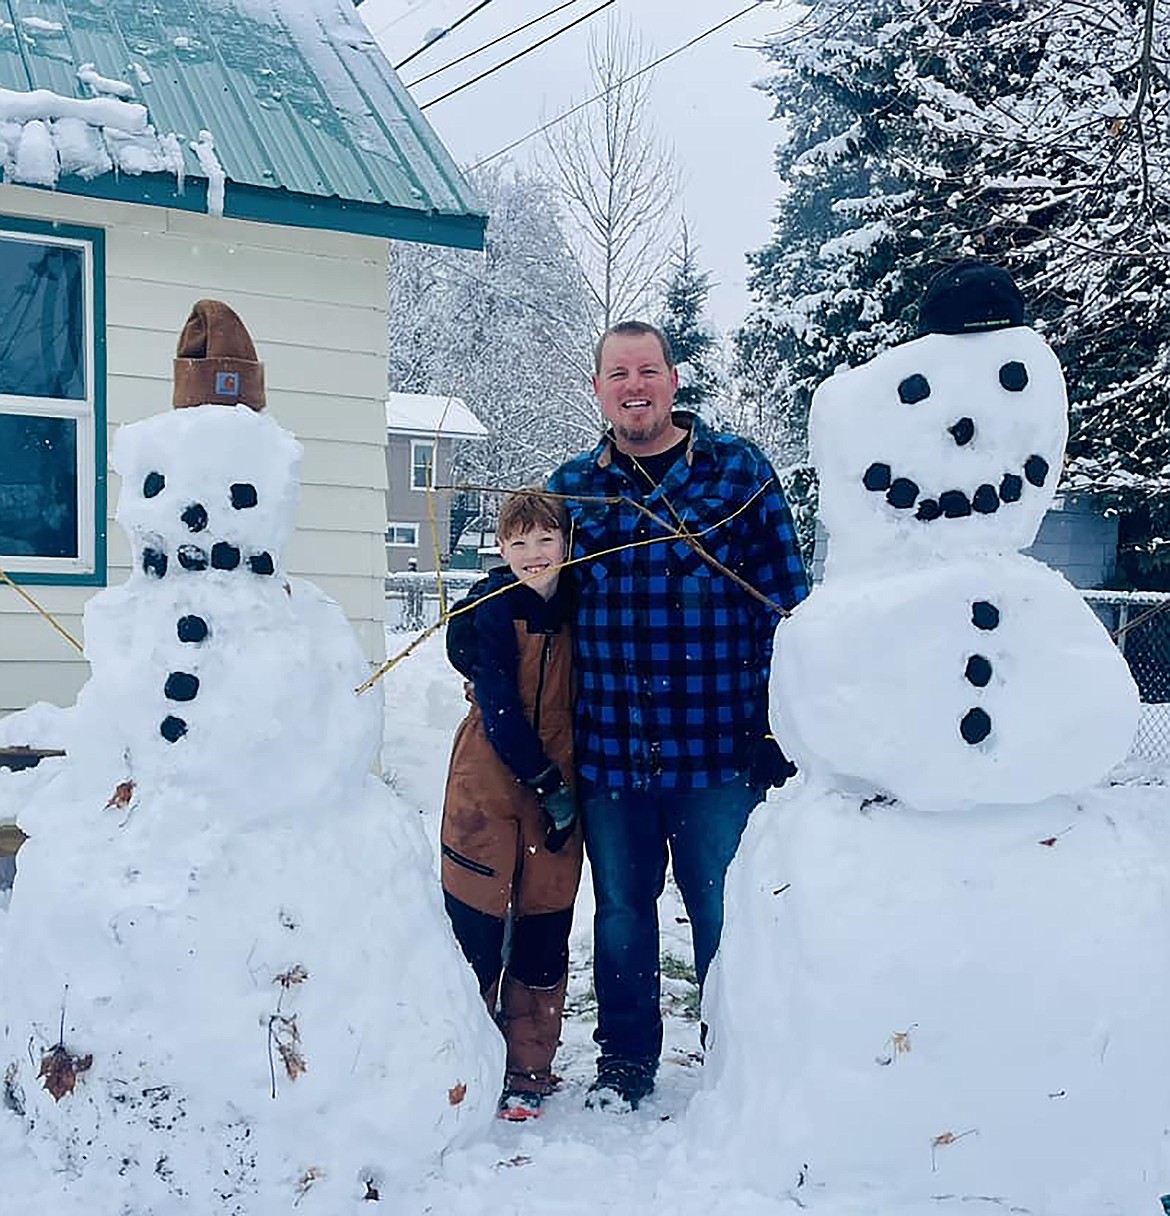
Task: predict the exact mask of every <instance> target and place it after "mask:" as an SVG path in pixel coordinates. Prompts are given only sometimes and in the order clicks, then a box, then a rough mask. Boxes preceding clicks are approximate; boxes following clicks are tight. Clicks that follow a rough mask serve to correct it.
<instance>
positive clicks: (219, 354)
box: [175, 300, 265, 413]
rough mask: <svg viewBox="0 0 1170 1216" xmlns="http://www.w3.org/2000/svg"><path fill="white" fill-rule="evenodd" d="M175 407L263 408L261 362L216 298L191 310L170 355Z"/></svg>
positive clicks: (235, 320)
mask: <svg viewBox="0 0 1170 1216" xmlns="http://www.w3.org/2000/svg"><path fill="white" fill-rule="evenodd" d="M175 355H176V358H175V409H177V410H178V409H182V408H183V407H184V406H188V405H205V404H210V405H247V406H250V407H251V408H252V409H254V410H255V411H256V412H257V413H259V412H260V411H261V410H262V409H263V408H264V404H265V401H264V364H263V363H261V362H260V361H259V360H258V359H257V358H256V348H255V347H254V346H253V345H252V339H251V337H250V335H249V334H248V331H247V329H246V328H245V327H244V323H243V321H241V320H240V318H239V317H238V316H236V314H235V313H234V312H233V311H232V310H231V309H230V308H229V307H228V306H227V305H226V304H224V303H222V302H221V301H219V300H200V301H199V302H198V303H197V304H196V305H195V307H194V308H192V309H191V315H190V316H189V317H188V318H187V324H186V325H184V326H183V332H182V333H181V334H180V335H179V348H178V350H177V351H176V352H175Z"/></svg>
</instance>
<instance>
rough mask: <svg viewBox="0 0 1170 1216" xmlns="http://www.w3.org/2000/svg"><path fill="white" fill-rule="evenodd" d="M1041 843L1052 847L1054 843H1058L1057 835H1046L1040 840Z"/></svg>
mask: <svg viewBox="0 0 1170 1216" xmlns="http://www.w3.org/2000/svg"><path fill="white" fill-rule="evenodd" d="M1040 843H1041V844H1042V845H1044V846H1045V847H1046V848H1049V849H1050V848H1052V846H1053V845H1054V844H1055V843H1056V837H1055V836H1048V837H1046V838H1045V839H1044V840H1042V841H1040Z"/></svg>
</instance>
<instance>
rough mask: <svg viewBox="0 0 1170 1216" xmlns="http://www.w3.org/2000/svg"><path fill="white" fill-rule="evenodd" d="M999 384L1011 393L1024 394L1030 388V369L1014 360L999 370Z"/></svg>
mask: <svg viewBox="0 0 1170 1216" xmlns="http://www.w3.org/2000/svg"><path fill="white" fill-rule="evenodd" d="M999 382H1000V384H1002V385H1003V387H1004V388H1006V389H1007V391H1008V392H1009V393H1022V392H1023V391H1024V389H1026V388H1027V387H1028V369H1027V368H1026V367H1025V366H1024V365H1023V364H1022V363H1020V362H1019V361H1018V360H1016V359H1013V360H1012V361H1011V362H1010V363H1005V364H1004V365H1003V367H1001V368H1000V369H999Z"/></svg>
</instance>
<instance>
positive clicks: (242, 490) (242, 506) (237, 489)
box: [232, 481, 260, 511]
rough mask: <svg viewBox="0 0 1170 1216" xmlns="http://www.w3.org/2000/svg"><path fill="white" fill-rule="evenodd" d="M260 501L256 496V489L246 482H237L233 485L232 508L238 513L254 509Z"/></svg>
mask: <svg viewBox="0 0 1170 1216" xmlns="http://www.w3.org/2000/svg"><path fill="white" fill-rule="evenodd" d="M259 501H260V500H259V499H258V498H257V496H256V487H255V486H254V485H251V484H250V483H248V482H246V481H237V482H235V483H234V484H233V485H232V506H233V507H235V509H236V510H237V511H244V510H246V509H247V508H248V507H254V506H255V505H256V504H257V502H259Z"/></svg>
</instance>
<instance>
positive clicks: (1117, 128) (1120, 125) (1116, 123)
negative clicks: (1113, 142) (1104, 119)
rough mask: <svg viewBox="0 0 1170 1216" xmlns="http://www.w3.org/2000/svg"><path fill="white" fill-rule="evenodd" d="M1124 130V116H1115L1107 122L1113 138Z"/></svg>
mask: <svg viewBox="0 0 1170 1216" xmlns="http://www.w3.org/2000/svg"><path fill="white" fill-rule="evenodd" d="M1124 130H1125V119H1124V118H1115V119H1114V120H1113V121H1112V122H1111V123H1110V124H1109V134H1110V135H1112V136H1113V138H1114V139H1116V138H1117V137H1118V136H1119V135H1120V134H1121V133H1122V131H1124Z"/></svg>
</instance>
